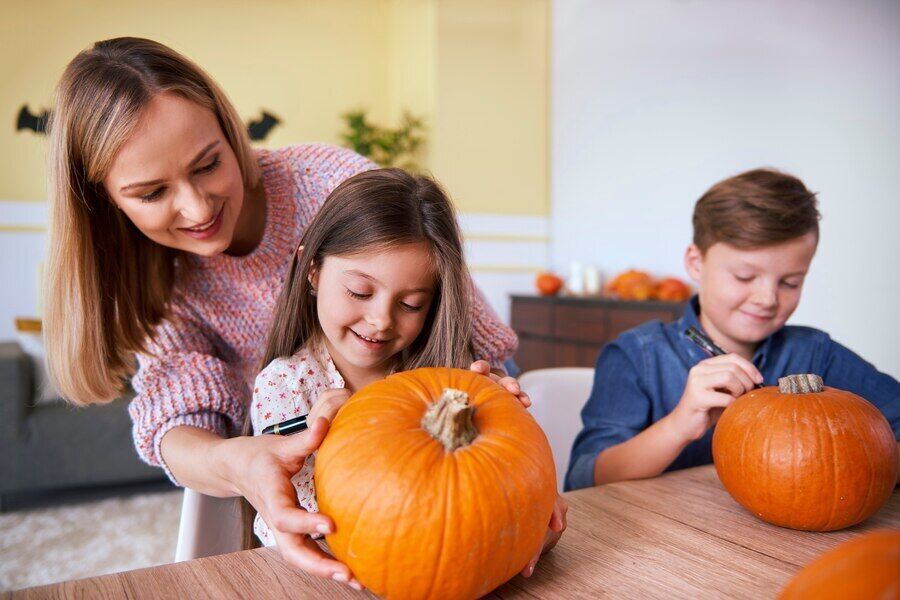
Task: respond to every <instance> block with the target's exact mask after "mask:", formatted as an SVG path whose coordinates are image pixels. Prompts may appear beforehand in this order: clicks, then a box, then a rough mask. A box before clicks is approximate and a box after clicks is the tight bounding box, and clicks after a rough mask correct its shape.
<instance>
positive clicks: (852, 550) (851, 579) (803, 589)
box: [778, 531, 900, 600]
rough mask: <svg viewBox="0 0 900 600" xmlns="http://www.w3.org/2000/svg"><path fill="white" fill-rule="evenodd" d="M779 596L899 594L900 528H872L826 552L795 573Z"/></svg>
mask: <svg viewBox="0 0 900 600" xmlns="http://www.w3.org/2000/svg"><path fill="white" fill-rule="evenodd" d="M778 598H779V600H803V599H815V600H832V599H833V600H844V598H879V599H881V600H897V599H898V598H900V531H872V532H870V533H867V534H865V535H861V536H859V537H858V538H855V539H852V540H850V541H848V542H844V543H843V544H841V545H839V546H838V547H837V548H834V549H833V550H830V551H829V552H826V553H825V554H823V555H822V556H820V557H819V558H817V559H816V560H814V561H813V562H811V563H809V564H808V565H806V567H804V568H803V570H802V571H800V572H799V573H797V575H795V576H794V578H793V579H792V580H791V582H790V583H789V584H788V585H787V587H785V588H784V590H782V592H781V594H780V595H779V596H778Z"/></svg>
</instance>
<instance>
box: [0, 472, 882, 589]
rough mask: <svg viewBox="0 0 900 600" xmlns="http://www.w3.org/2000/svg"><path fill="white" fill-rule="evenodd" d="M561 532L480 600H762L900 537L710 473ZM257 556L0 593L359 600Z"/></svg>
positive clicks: (576, 502) (592, 502) (622, 501)
mask: <svg viewBox="0 0 900 600" xmlns="http://www.w3.org/2000/svg"><path fill="white" fill-rule="evenodd" d="M565 496H566V499H567V500H568V502H569V527H568V530H567V531H566V533H565V534H564V535H563V537H562V539H561V540H560V542H559V544H558V545H557V547H556V548H555V549H554V550H553V551H552V552H550V553H549V554H547V555H546V556H544V557H543V558H542V559H541V561H540V562H539V563H538V566H537V569H536V570H535V573H534V575H533V576H532V577H530V578H529V579H524V578H522V577H518V576H517V577H515V578H514V579H512V580H511V581H509V582H508V583H506V584H505V585H503V586H501V587H500V588H498V589H497V590H495V591H494V592H493V593H492V594H491V595H490V596H489V597H491V598H540V599H545V598H567V599H568V598H598V597H599V598H603V597H616V598H715V597H729V598H754V599H757V598H773V597H774V596H775V595H776V594H777V592H778V591H779V590H780V589H781V588H782V587H784V585H785V584H787V582H788V581H789V580H790V578H791V577H792V576H793V574H794V573H796V572H797V571H798V570H799V569H800V568H802V567H803V566H804V565H805V564H806V563H808V562H809V561H811V560H812V559H813V558H815V557H817V556H819V555H820V554H822V553H823V552H826V551H827V550H830V549H831V548H833V547H834V546H836V545H837V544H839V543H841V542H843V541H845V540H848V539H851V538H853V537H855V536H858V535H860V534H861V533H864V532H867V531H871V530H874V529H884V528H891V529H900V491H898V490H896V489H895V491H894V494H893V495H892V496H891V498H890V500H889V501H888V503H887V504H886V505H885V506H884V507H883V508H882V509H881V510H880V511H879V512H878V513H877V514H875V515H874V516H873V517H872V518H870V519H869V520H868V521H866V522H865V523H862V524H861V525H857V526H855V527H852V528H850V529H845V530H842V531H835V532H829V533H811V532H803V531H794V530H791V529H783V528H781V527H776V526H774V525H769V524H768V523H764V522H762V521H760V520H759V519H757V518H755V517H753V516H752V515H750V514H749V513H748V512H747V511H745V510H744V509H743V508H741V507H740V506H739V505H738V504H737V503H735V502H734V500H732V499H731V497H730V496H729V495H728V493H727V492H726V491H725V489H724V488H723V487H722V485H721V484H720V483H719V480H718V478H717V477H716V472H715V470H714V469H713V467H712V466H706V467H698V468H695V469H686V470H683V471H676V472H674V473H670V474H666V475H663V476H661V477H657V478H654V479H647V480H643V481H628V482H622V483H615V484H611V485H607V486H603V487H599V488H592V489H586V490H579V491H576V492H569V493H567V494H566V495H565ZM370 596H371V594H369V593H368V592H357V591H354V590H352V589H350V588H349V587H347V586H346V585H343V584H338V583H335V582H332V581H326V580H322V579H319V578H316V577H312V576H309V575H307V574H306V573H303V572H301V571H298V570H296V569H293V568H292V567H290V566H288V565H287V564H286V563H284V562H283V561H282V560H281V558H280V556H279V554H278V552H277V551H276V550H273V549H269V548H264V549H258V550H248V551H245V552H236V553H233V554H224V555H221V556H213V557H209V558H202V559H198V560H192V561H188V562H182V563H175V564H170V565H162V566H158V567H153V568H150V569H140V570H136V571H128V572H125V573H117V574H114V575H105V576H102V577H93V578H90V579H81V580H78V581H68V582H64V583H59V584H54V585H47V586H42V587H35V588H29V589H25V590H19V591H17V592H7V593H5V594H3V595H2V597H3V598H4V600H5V599H6V598H10V599H13V600H26V599H28V600H32V599H45V598H67V599H68V598H73V599H74V598H271V599H273V600H280V599H282V598H284V599H287V598H365V597H370Z"/></svg>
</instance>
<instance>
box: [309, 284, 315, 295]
mask: <svg viewBox="0 0 900 600" xmlns="http://www.w3.org/2000/svg"><path fill="white" fill-rule="evenodd" d="M309 295H310V296H313V297H315V295H316V288H314V287H313V286H309Z"/></svg>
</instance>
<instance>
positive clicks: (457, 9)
mask: <svg viewBox="0 0 900 600" xmlns="http://www.w3.org/2000/svg"><path fill="white" fill-rule="evenodd" d="M548 2H549V0H327V1H325V0H265V1H261V2H256V3H247V2H238V1H236V0H191V1H189V2H184V1H179V2H175V1H172V0H154V1H152V2H146V1H138V0H118V1H110V0H79V1H78V2H73V1H63V0H47V1H45V2H41V3H35V2H33V0H30V1H28V2H25V1H20V0H13V1H11V2H5V3H4V5H3V19H2V22H0V75H2V81H3V85H2V86H0V115H5V117H4V120H5V121H6V123H7V126H5V127H0V200H40V199H43V198H45V196H46V189H45V188H46V185H45V180H46V174H45V168H44V166H45V159H44V151H45V149H44V140H45V138H44V137H42V136H37V135H34V134H33V133H31V132H29V131H22V132H15V131H13V127H11V126H10V125H11V123H12V121H13V118H14V116H15V115H16V114H17V113H18V110H19V107H20V106H21V105H22V104H23V103H27V104H28V105H29V107H30V108H31V109H32V111H33V112H39V111H41V110H43V109H46V108H49V105H50V101H51V94H52V89H53V86H54V84H55V82H56V80H57V78H58V77H59V75H60V73H61V72H62V70H63V68H64V67H65V64H66V63H67V62H68V61H69V60H70V59H71V58H72V57H73V56H74V55H75V54H76V53H77V52H79V51H80V50H81V49H83V48H85V47H87V46H88V45H90V43H91V42H93V41H94V40H98V39H103V38H107V37H114V36H120V35H135V36H143V37H150V38H153V39H156V40H159V41H161V42H163V43H166V44H168V45H170V46H172V47H174V48H175V49H177V50H179V51H181V52H183V53H184V54H186V55H187V56H189V57H191V58H192V59H194V60H195V61H196V62H197V63H198V64H200V65H201V66H203V68H205V69H206V70H207V71H208V72H209V73H210V74H211V75H212V76H213V77H214V78H215V79H216V80H217V81H218V82H219V83H220V84H221V85H222V87H223V88H224V89H225V91H226V92H227V93H228V94H229V96H230V97H231V99H232V101H233V102H234V103H235V105H236V106H237V109H238V112H239V113H240V114H241V115H242V116H243V117H244V118H245V119H247V120H249V119H251V118H254V117H255V116H257V115H258V114H259V111H260V110H261V109H262V108H266V109H268V110H270V111H271V112H273V113H274V114H276V115H278V116H279V117H280V118H281V119H282V120H283V121H284V123H283V124H282V125H280V126H278V127H277V128H275V129H274V130H273V132H272V134H271V135H270V136H269V138H268V139H267V140H266V141H265V143H264V145H266V146H271V147H276V146H281V145H285V144H288V143H294V142H301V141H330V142H337V141H338V139H339V138H338V132H339V131H340V129H341V121H340V114H341V113H342V112H344V111H346V110H348V109H352V108H357V107H361V108H365V109H368V110H369V111H370V114H371V116H372V118H373V120H375V121H379V122H387V123H391V122H392V121H393V120H395V119H396V118H397V117H398V116H399V115H400V113H401V111H402V109H403V108H409V109H410V110H411V111H412V112H413V113H415V114H418V115H421V116H424V117H425V120H426V123H427V124H428V126H429V130H428V139H429V141H428V145H427V148H426V149H425V153H424V158H425V161H424V165H425V166H426V168H429V169H430V170H431V171H432V172H433V173H434V174H435V175H436V176H437V177H438V178H439V179H440V180H441V181H442V182H443V183H444V184H445V185H446V186H447V188H448V189H449V190H450V192H451V195H452V196H453V197H454V199H455V200H456V202H457V205H458V206H459V208H460V209H461V210H462V211H466V212H481V213H508V214H530V215H545V214H547V213H548V192H547V181H548V177H547V127H548V123H547V95H548V94H547V89H548V83H549V82H548V79H547V49H548V44H549V40H548V37H547V35H548V34H547V31H548V19H549V6H548ZM0 122H2V121H0Z"/></svg>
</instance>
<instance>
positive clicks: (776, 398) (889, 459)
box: [712, 375, 897, 531]
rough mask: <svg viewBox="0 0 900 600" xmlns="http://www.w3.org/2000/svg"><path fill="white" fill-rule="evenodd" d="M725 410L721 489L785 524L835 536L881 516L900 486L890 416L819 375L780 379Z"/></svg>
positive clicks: (718, 446)
mask: <svg viewBox="0 0 900 600" xmlns="http://www.w3.org/2000/svg"><path fill="white" fill-rule="evenodd" d="M778 383H779V386H778V387H765V388H762V389H758V390H753V391H752V392H749V393H747V394H744V395H743V396H741V397H740V398H738V399H737V400H735V401H734V402H733V403H732V404H731V406H729V407H728V408H726V409H725V411H724V412H723V413H722V416H721V418H720V419H719V422H718V423H717V425H716V430H715V433H714V434H713V442H712V450H713V461H714V462H715V465H716V472H718V474H719V479H720V480H721V481H722V485H724V486H725V489H726V490H728V493H729V494H731V496H732V497H733V498H734V499H735V500H736V501H737V502H738V503H739V504H741V506H743V507H744V508H746V509H747V510H749V511H750V512H751V513H753V514H754V515H756V516H757V517H759V518H761V519H763V520H764V521H768V522H769V523H773V524H775V525H781V526H782V527H790V528H793V529H803V530H808V531H831V530H834V529H842V528H844V527H849V526H851V525H854V524H856V523H859V522H861V521H864V520H865V519H867V518H869V517H870V516H871V515H872V514H874V513H875V512H877V511H878V509H879V508H881V507H882V505H883V504H884V503H885V502H886V501H887V499H888V498H889V497H890V495H891V492H892V491H893V489H894V484H895V483H896V481H897V442H896V441H895V440H894V434H893V431H891V426H890V425H889V424H888V422H887V419H885V418H884V416H883V415H882V414H881V413H880V412H879V411H878V409H877V408H875V407H874V406H873V405H872V404H870V403H869V402H867V401H866V400H864V399H862V398H860V397H859V396H857V395H855V394H852V393H850V392H845V391H842V390H838V389H834V388H827V387H824V386H823V384H822V379H821V378H820V377H818V376H816V375H791V376H789V377H782V378H781V379H780V380H779V382H778Z"/></svg>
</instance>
